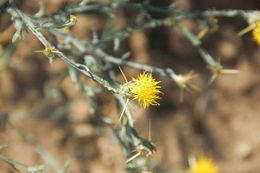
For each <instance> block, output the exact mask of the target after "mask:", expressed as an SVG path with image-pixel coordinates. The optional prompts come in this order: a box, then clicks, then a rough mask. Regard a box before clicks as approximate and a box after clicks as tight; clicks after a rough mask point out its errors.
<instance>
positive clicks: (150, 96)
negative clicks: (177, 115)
mask: <svg viewBox="0 0 260 173" xmlns="http://www.w3.org/2000/svg"><path fill="white" fill-rule="evenodd" d="M159 83H160V81H156V80H155V79H154V78H153V77H152V75H151V74H148V73H147V72H144V73H143V74H140V75H139V76H138V77H137V78H133V79H132V83H131V84H130V86H129V90H130V94H131V95H132V96H133V98H134V99H137V100H138V101H139V102H140V103H141V104H142V105H143V107H144V108H146V107H148V106H150V105H152V106H156V105H160V104H159V103H158V102H157V101H156V100H157V99H160V98H161V97H159V96H158V94H161V93H162V92H161V91H160V90H159V88H161V87H160V86H158V84H159Z"/></svg>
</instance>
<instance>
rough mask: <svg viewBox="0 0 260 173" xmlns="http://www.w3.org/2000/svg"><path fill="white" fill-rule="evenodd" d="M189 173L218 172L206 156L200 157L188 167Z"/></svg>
mask: <svg viewBox="0 0 260 173" xmlns="http://www.w3.org/2000/svg"><path fill="white" fill-rule="evenodd" d="M190 172H191V173H218V167H217V166H216V164H215V163H214V162H213V161H212V160H211V159H209V158H207V157H201V158H199V159H198V161H197V162H196V163H195V165H193V166H192V167H191V168H190Z"/></svg>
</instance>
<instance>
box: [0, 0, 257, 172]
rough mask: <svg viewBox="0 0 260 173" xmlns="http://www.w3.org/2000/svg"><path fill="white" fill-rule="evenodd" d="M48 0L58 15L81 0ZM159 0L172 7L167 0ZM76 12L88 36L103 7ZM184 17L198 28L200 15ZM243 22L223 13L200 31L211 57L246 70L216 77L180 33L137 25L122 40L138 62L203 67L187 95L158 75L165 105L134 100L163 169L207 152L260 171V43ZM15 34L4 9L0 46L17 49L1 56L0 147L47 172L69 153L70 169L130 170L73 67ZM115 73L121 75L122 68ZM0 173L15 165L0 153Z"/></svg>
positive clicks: (110, 110)
mask: <svg viewBox="0 0 260 173" xmlns="http://www.w3.org/2000/svg"><path fill="white" fill-rule="evenodd" d="M43 2H44V3H45V4H46V13H51V12H55V11H57V10H59V9H60V8H62V7H64V5H66V4H68V3H73V2H77V1H76V0H56V1H52V0H44V1H43ZM172 2H173V1H172ZM152 3H154V4H157V5H165V4H169V3H170V1H156V0H153V1H152ZM179 3H180V6H181V8H183V9H186V10H194V11H196V10H206V9H254V10H255V9H260V6H259V5H260V4H259V2H258V1H257V0H255V1H235V0H227V1H226V0H213V1H206V0H200V1H196V2H195V1H192V0H179ZM257 5H258V6H257ZM19 7H20V8H22V9H24V10H25V11H26V12H28V13H35V12H37V9H38V7H39V4H38V1H37V0H26V1H19ZM77 17H78V19H79V20H78V23H77V24H76V25H75V26H73V28H72V33H73V34H74V35H75V36H77V37H80V38H81V39H86V40H90V39H91V28H92V27H95V28H97V29H102V27H103V22H104V21H103V20H102V19H100V17H98V16H96V15H84V14H79V15H77ZM121 20H124V19H121ZM121 22H126V21H121ZM184 24H185V25H186V26H188V27H189V28H190V29H191V30H192V31H194V32H198V28H197V25H196V24H195V23H194V22H192V21H185V22H184ZM246 26H247V23H246V21H244V20H243V19H241V18H238V17H235V18H232V19H227V18H220V20H219V28H218V31H216V32H214V33H211V34H208V35H206V36H205V38H203V39H202V42H203V46H204V47H205V48H206V49H207V50H208V51H209V52H210V53H211V54H212V55H213V57H216V58H220V59H221V63H222V64H223V65H224V66H225V67H227V68H234V69H237V70H239V71H240V73H239V74H236V75H222V76H220V77H219V78H217V80H215V81H214V82H213V83H212V84H211V85H209V84H208V82H209V79H210V77H211V74H210V72H209V71H208V69H207V68H206V65H205V63H204V62H203V61H202V59H201V57H200V56H199V54H198V52H197V50H196V48H194V47H193V46H192V45H191V44H190V42H189V41H188V40H187V39H186V38H185V37H184V36H183V35H182V34H178V31H176V32H173V30H172V29H171V28H169V27H168V28H167V27H159V28H155V29H149V30H146V31H137V32H134V33H133V34H132V35H131V36H130V37H129V38H128V39H127V40H125V42H124V50H122V51H125V50H131V51H132V56H131V60H133V61H136V62H140V63H146V64H150V65H154V66H159V67H171V68H173V69H175V70H176V71H177V72H178V73H185V72H189V71H191V70H192V71H194V72H196V73H198V74H199V77H198V78H196V79H195V81H194V82H195V83H196V85H197V86H198V88H199V90H194V91H192V92H185V93H184V100H183V102H180V101H179V100H180V89H179V88H178V87H177V86H176V85H175V84H174V82H173V81H170V80H169V79H166V78H162V77H160V76H158V75H155V77H156V78H157V79H158V80H161V81H162V82H161V86H162V90H163V92H164V93H165V94H164V95H163V97H162V100H161V101H160V103H161V106H160V107H153V108H151V109H146V110H144V109H142V108H141V107H139V106H138V105H136V104H135V103H132V107H133V111H134V112H135V118H136V125H137V129H138V131H139V132H140V134H141V135H142V136H143V137H147V136H148V122H149V120H151V122H152V129H151V132H152V139H153V141H154V143H155V144H156V147H157V152H156V153H155V154H154V155H153V156H152V157H151V158H150V159H151V160H152V161H154V162H156V163H159V164H160V166H161V167H162V168H163V169H165V170H168V171H169V172H176V173H182V172H185V170H187V168H188V166H189V165H188V159H189V158H190V157H192V156H194V157H199V156H202V155H206V156H209V157H211V158H213V159H214V161H215V162H216V164H217V165H218V167H219V169H220V172H221V173H259V172H260V164H259V163H260V101H259V98H260V78H259V74H260V49H259V47H258V46H257V44H256V43H255V42H254V41H253V40H252V36H251V34H250V33H249V34H246V35H245V36H243V37H238V36H237V33H238V32H239V31H240V30H241V29H243V28H244V27H246ZM14 32H15V29H14V27H13V26H12V25H11V22H10V16H8V15H6V14H0V52H10V51H12V50H13V54H12V55H11V56H10V55H8V54H7V55H6V57H7V58H6V59H4V58H0V145H2V144H6V145H8V146H7V147H5V148H3V149H1V150H0V154H2V155H5V156H7V157H9V158H11V159H13V160H16V161H20V162H22V163H24V164H28V165H39V164H44V165H45V167H46V169H47V170H48V171H49V172H55V171H56V170H57V169H58V168H59V167H60V166H62V165H63V164H64V163H65V162H66V160H67V159H69V158H73V159H74V160H73V162H72V164H71V166H70V168H69V171H68V172H71V173H88V172H89V173H122V172H126V171H125V169H124V163H125V160H126V159H125V157H124V154H123V152H122V150H121V148H120V146H119V145H118V144H117V142H116V140H115V137H114V136H113V134H112V132H111V131H110V130H109V128H107V127H106V126H102V125H97V124H96V122H95V121H93V119H94V118H93V116H94V115H92V114H90V113H89V112H90V110H91V107H90V105H89V103H88V102H87V100H86V99H85V97H84V96H83V95H82V93H81V92H80V91H79V90H78V88H77V87H75V85H74V84H73V83H72V81H71V80H70V77H69V76H68V75H66V72H67V65H66V64H65V63H64V62H63V61H62V60H60V59H58V58H55V59H54V62H53V64H50V63H49V62H48V59H47V58H46V57H45V56H43V55H42V54H40V53H36V52H34V51H35V50H39V49H42V46H41V44H40V43H39V41H38V40H37V39H36V38H35V37H34V36H33V35H32V34H28V35H27V36H25V37H24V39H23V40H20V41H18V42H17V43H16V44H15V47H13V46H11V45H10V44H9V43H10V42H11V39H12V35H13V33H14ZM176 33H177V34H176ZM7 50H8V51H7ZM8 57H10V58H8ZM123 70H124V71H125V73H126V76H127V77H128V78H131V77H132V76H135V75H136V74H137V71H136V70H133V69H131V68H123ZM118 78H119V80H121V79H122V76H121V74H118ZM99 97H100V98H99V99H100V100H102V101H101V102H100V106H102V108H103V111H104V112H105V114H106V115H107V116H110V117H114V116H116V115H117V111H116V107H115V102H114V101H113V98H112V97H111V95H109V94H103V95H101V96H99ZM71 119H72V120H73V121H70V120H71ZM20 171H21V172H22V170H20ZM0 172H1V173H11V172H16V170H15V169H13V168H12V167H10V165H8V164H6V163H5V162H3V161H0ZM154 172H158V173H159V172H160V171H159V170H154Z"/></svg>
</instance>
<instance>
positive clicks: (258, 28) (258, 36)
mask: <svg viewBox="0 0 260 173" xmlns="http://www.w3.org/2000/svg"><path fill="white" fill-rule="evenodd" d="M253 38H254V40H255V41H256V43H257V44H258V45H259V46H260V20H258V21H256V24H255V28H254V29H253Z"/></svg>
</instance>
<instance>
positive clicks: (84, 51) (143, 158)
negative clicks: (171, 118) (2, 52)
mask: <svg viewBox="0 0 260 173" xmlns="http://www.w3.org/2000/svg"><path fill="white" fill-rule="evenodd" d="M0 2H1V3H0V12H3V13H7V14H9V15H10V19H11V20H12V23H13V26H14V27H15V29H16V32H15V34H14V35H13V39H12V41H13V43H12V44H15V42H16V41H20V40H19V39H22V34H24V33H25V31H29V32H30V33H32V34H33V35H34V36H35V37H36V38H37V39H38V40H39V42H40V43H41V44H42V45H43V47H44V48H43V50H35V52H38V53H42V54H43V55H44V56H47V58H49V59H50V62H53V61H55V58H60V59H61V60H62V61H64V62H65V63H66V64H67V66H68V73H67V75H69V76H70V78H71V81H72V82H73V83H74V84H75V86H76V87H77V88H78V89H79V90H80V91H81V92H82V93H83V94H84V95H85V97H86V99H87V100H88V102H89V103H90V105H91V107H92V114H93V115H94V116H95V117H96V119H97V120H98V121H99V122H101V123H102V124H104V125H107V126H108V127H109V128H110V129H112V131H113V134H114V137H115V138H116V139H117V143H118V145H120V147H121V148H122V151H123V152H124V154H125V158H126V159H125V160H126V162H125V167H126V168H127V169H128V171H131V172H135V171H145V170H149V171H150V170H151V171H152V169H153V168H156V167H157V166H158V164H157V163H156V164H151V162H150V160H149V159H148V158H149V157H150V156H151V155H152V154H153V153H154V152H155V151H156V145H155V144H154V143H153V142H152V141H151V140H150V139H146V138H145V137H142V136H141V134H140V133H141V132H139V131H138V130H137V129H136V126H135V123H134V122H135V119H134V118H133V117H134V116H133V114H134V111H132V110H131V107H130V106H128V102H129V100H130V101H131V100H137V101H138V104H139V105H140V107H142V108H144V109H145V108H149V107H150V106H155V109H158V106H160V101H161V99H163V97H164V94H168V93H164V94H163V92H162V90H163V88H162V87H161V86H160V85H159V84H161V83H162V82H161V81H160V80H157V79H155V78H154V77H153V75H152V74H156V75H158V76H160V77H162V78H166V79H168V80H170V81H171V82H172V84H173V85H176V86H177V87H179V88H181V90H189V89H193V88H195V87H194V85H193V84H192V83H191V81H192V79H194V78H195V77H196V78H197V77H199V74H197V73H187V74H181V73H178V72H177V70H175V69H173V68H170V67H166V66H165V67H157V66H153V65H149V64H142V63H138V62H137V61H133V60H129V59H128V58H129V57H130V56H131V52H129V51H126V52H123V53H122V54H121V55H118V54H119V53H117V54H116V53H115V52H116V51H117V50H118V49H119V48H120V46H121V42H122V41H124V40H125V39H127V38H129V37H130V36H131V35H132V33H133V32H135V31H140V30H146V29H152V28H156V27H160V26H164V27H168V28H170V29H172V30H173V31H176V30H178V31H181V32H182V33H183V35H184V36H185V38H186V39H187V40H189V41H190V44H191V45H193V46H194V47H195V48H196V50H197V52H198V54H199V55H200V57H201V59H202V60H203V62H204V63H205V69H209V72H211V73H212V77H211V78H210V79H209V81H208V82H209V83H212V82H213V81H215V80H216V79H217V77H219V76H220V75H222V74H236V73H238V70H235V69H226V68H225V67H224V65H222V64H221V63H220V61H219V60H218V59H217V58H218V57H213V56H212V55H211V54H210V53H209V52H208V51H207V50H206V49H205V48H204V47H203V44H202V38H203V37H204V36H205V35H206V34H210V33H211V32H215V31H216V30H217V29H219V28H220V26H218V22H217V21H218V19H219V18H220V17H227V18H232V17H235V16H239V17H241V18H243V19H245V20H247V21H248V22H249V28H246V29H245V30H242V31H241V32H240V33H239V35H243V34H245V33H247V32H249V31H252V34H253V39H254V40H255V41H256V43H257V44H258V45H260V22H259V21H260V17H259V12H258V11H252V10H248V11H244V10H206V11H200V12H188V11H183V10H181V9H178V6H177V4H175V3H173V4H171V5H169V6H167V7H159V6H155V5H153V4H152V3H150V1H144V2H131V1H128V0H118V1H109V2H107V3H101V2H96V1H92V0H82V1H80V2H78V3H75V4H73V5H70V6H67V7H65V8H64V9H62V10H60V11H57V12H55V13H50V14H44V12H43V13H42V11H41V10H40V11H39V13H37V14H28V13H26V12H24V11H22V10H21V9H20V7H19V6H17V4H16V3H15V2H14V1H13V0H9V1H8V0H4V1H0ZM120 10H133V11H134V12H133V13H135V12H136V15H135V18H134V22H133V24H132V25H127V26H125V28H123V29H122V28H116V27H115V26H114V28H105V27H104V29H103V31H102V34H101V36H99V35H98V34H97V31H96V30H95V29H93V33H92V40H91V41H86V40H83V39H81V38H77V37H76V36H74V35H73V34H71V33H69V32H65V31H64V28H68V27H72V26H74V25H75V24H76V23H77V22H79V19H78V18H77V15H78V14H84V15H85V14H86V15H87V14H88V13H94V14H101V15H104V16H105V18H106V20H107V23H108V24H109V22H111V21H113V20H115V19H116V18H117V17H118V16H117V15H118V11H120ZM152 13H157V14H161V15H162V16H164V17H162V18H156V17H154V16H152V15H151V14H152ZM186 19H190V20H193V21H195V22H197V23H203V26H202V28H203V29H202V30H201V31H200V32H199V34H196V33H193V32H192V31H191V30H189V29H188V28H187V27H186V26H185V25H183V24H182V21H184V20H186ZM46 33H47V34H46ZM60 38H61V39H60ZM59 39H60V40H59ZM58 40H59V41H58ZM111 45H113V46H112V47H113V50H111V49H109V48H110V47H111ZM109 46H110V47H109ZM108 52H109V53H108ZM111 52H112V53H111ZM118 66H121V67H130V68H132V69H136V70H139V75H137V77H134V76H131V77H132V80H131V81H129V82H128V81H126V83H124V84H122V83H120V82H118V81H117V80H116V74H117V73H116V70H115V67H118ZM83 77H84V79H90V80H92V81H93V82H94V83H96V84H97V86H95V87H93V86H90V85H88V84H87V83H86V82H85V81H84V80H83V79H82V78H83ZM162 86H163V85H162ZM105 91H106V92H109V93H111V95H112V97H113V99H114V100H115V101H116V103H117V105H116V106H117V109H118V113H119V115H118V117H119V120H120V121H118V119H116V120H115V119H113V118H109V117H108V116H107V115H105V114H104V112H103V111H102V107H101V106H100V105H99V104H98V102H97V100H96V94H97V93H98V92H101V93H102V92H105ZM173 92H175V91H173ZM192 92H193V90H192ZM120 114H121V115H120ZM123 115H125V116H124V117H123V118H122V116H123ZM0 159H1V160H4V161H6V162H7V163H9V164H11V165H12V166H13V165H15V164H16V165H17V164H18V165H20V166H22V167H23V168H25V169H28V168H30V167H28V166H26V165H23V164H20V163H18V162H15V161H11V160H9V159H7V158H6V157H4V156H1V157H0ZM72 164H73V163H72ZM151 165H152V166H151ZM42 169H43V168H42V167H40V169H39V170H42ZM66 170H67V168H66ZM190 171H191V172H192V173H217V172H218V168H217V166H216V165H215V164H214V162H213V161H211V160H210V159H208V158H200V159H199V160H198V161H197V162H196V164H195V165H193V166H192V167H191V168H190ZM31 172H32V171H31ZM64 173H65V171H64Z"/></svg>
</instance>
